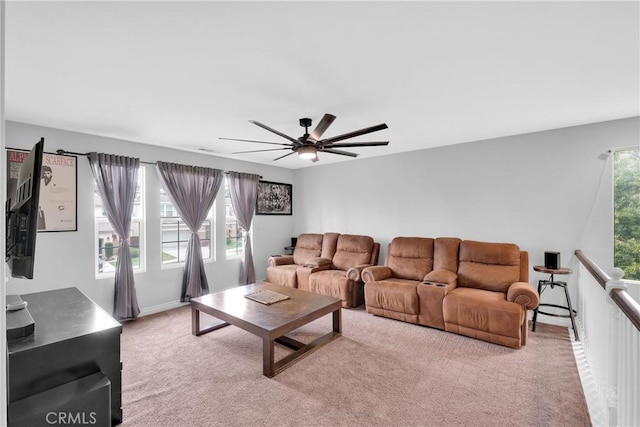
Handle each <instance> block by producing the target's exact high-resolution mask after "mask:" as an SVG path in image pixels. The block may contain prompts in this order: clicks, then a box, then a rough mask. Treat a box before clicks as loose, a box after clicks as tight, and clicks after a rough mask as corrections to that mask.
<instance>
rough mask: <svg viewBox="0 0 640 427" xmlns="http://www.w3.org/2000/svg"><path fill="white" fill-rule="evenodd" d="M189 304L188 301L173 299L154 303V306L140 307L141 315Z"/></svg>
mask: <svg viewBox="0 0 640 427" xmlns="http://www.w3.org/2000/svg"><path fill="white" fill-rule="evenodd" d="M185 305H189V303H188V302H181V301H171V302H167V303H164V304H159V305H154V306H153V307H147V308H143V309H140V314H139V317H143V316H148V315H150V314H155V313H160V312H162V311H167V310H171V309H173V308H178V307H182V306H185Z"/></svg>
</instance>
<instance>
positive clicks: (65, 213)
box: [7, 149, 78, 232]
mask: <svg viewBox="0 0 640 427" xmlns="http://www.w3.org/2000/svg"><path fill="white" fill-rule="evenodd" d="M28 154H29V152H28V151H25V150H13V149H7V194H11V193H13V192H15V191H16V185H17V181H18V173H19V172H20V165H22V163H23V162H24V161H25V160H26V158H27V155H28ZM77 160H78V158H77V157H76V156H67V155H59V154H52V153H44V155H43V158H42V178H41V181H40V198H39V200H40V212H39V214H38V232H40V231H77V230H78V225H77V207H76V204H77V197H78V192H77V180H78V167H77Z"/></svg>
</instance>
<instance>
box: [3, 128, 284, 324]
mask: <svg viewBox="0 0 640 427" xmlns="http://www.w3.org/2000/svg"><path fill="white" fill-rule="evenodd" d="M40 137H44V138H45V151H47V152H55V151H56V150H58V149H64V150H68V151H74V152H80V153H85V152H88V151H97V152H105V153H111V154H120V155H126V156H134V157H139V158H140V159H141V160H142V161H146V162H155V161H157V160H163V161H170V162H176V163H183V164H190V165H191V164H192V165H197V166H207V167H212V168H217V169H223V170H235V171H239V172H248V173H257V174H260V175H262V177H263V179H264V180H267V181H276V182H286V183H292V182H293V171H291V170H288V169H282V168H278V167H273V166H265V165H259V164H257V163H250V162H241V161H236V160H232V159H227V158H221V157H213V156H210V155H206V154H198V153H191V152H186V151H178V150H171V149H165V148H158V147H152V146H150V145H145V144H136V143H131V142H127V141H121V140H116V139H110V138H103V137H99V136H94V135H86V134H80V133H73V132H67V131H62V130H56V129H50V128H44V127H38V126H32V125H26V124H21V123H15V122H7V123H6V140H5V145H6V146H7V147H9V148H26V149H28V148H31V146H32V145H33V144H35V143H36V142H37V141H38V140H39V139H40ZM144 166H146V176H145V179H146V186H147V192H146V200H145V205H146V206H145V209H146V218H147V222H146V225H147V231H146V247H147V262H146V271H145V272H143V273H137V274H135V283H136V289H137V296H138V302H139V304H140V308H141V310H142V312H143V314H145V313H150V312H154V311H158V310H162V309H165V308H170V307H173V306H175V305H177V304H178V301H179V299H180V286H181V281H182V273H183V268H182V267H180V268H175V267H173V268H171V267H169V268H166V267H165V268H162V267H161V258H160V214H159V203H160V202H159V188H160V187H159V185H160V183H159V180H158V176H157V173H156V171H155V167H154V166H152V165H144ZM2 170H3V171H4V167H3V168H2ZM93 212H94V209H93V176H92V174H91V170H90V168H89V162H88V161H87V160H86V159H85V158H84V157H79V158H78V231H77V232H46V233H38V239H37V245H36V263H35V265H36V267H35V272H34V279H33V280H26V279H13V278H11V279H9V281H8V284H7V290H6V291H7V294H26V293H32V292H38V291H44V290H50V289H57V288H62V287H68V286H76V287H77V288H79V289H80V290H81V291H82V292H84V293H85V294H86V295H88V296H89V297H90V298H92V299H93V300H94V301H96V302H97V303H98V304H100V305H101V306H102V307H103V308H105V309H106V310H107V311H108V312H111V311H112V308H113V301H112V300H113V279H112V278H109V279H96V277H95V269H94V250H93V248H94V247H95V242H94V217H93ZM216 218H217V219H218V221H217V224H216V250H217V254H218V256H217V260H216V261H215V262H207V263H205V269H206V273H207V278H208V281H209V287H210V288H211V289H212V290H220V289H227V288H229V287H231V286H235V285H237V284H238V282H239V277H240V264H241V261H240V260H239V259H231V260H225V257H224V253H225V252H224V250H225V240H224V193H223V191H222V190H221V191H220V192H219V194H218V199H217V206H216ZM292 231H293V219H292V217H291V216H277V217H276V216H256V217H254V222H253V251H254V260H255V266H256V275H257V277H259V278H262V277H264V271H265V269H266V262H267V258H268V256H269V255H271V254H273V253H281V252H282V251H283V247H284V246H286V245H288V244H290V237H291V236H292V234H291V233H292Z"/></svg>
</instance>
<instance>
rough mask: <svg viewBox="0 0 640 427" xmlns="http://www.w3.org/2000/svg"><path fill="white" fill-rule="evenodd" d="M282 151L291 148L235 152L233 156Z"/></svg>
mask: <svg viewBox="0 0 640 427" xmlns="http://www.w3.org/2000/svg"><path fill="white" fill-rule="evenodd" d="M280 150H290V148H268V149H266V150H251V151H234V152H233V153H231V154H242V153H262V152H264V151H280Z"/></svg>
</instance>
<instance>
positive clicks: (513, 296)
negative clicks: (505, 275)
mask: <svg viewBox="0 0 640 427" xmlns="http://www.w3.org/2000/svg"><path fill="white" fill-rule="evenodd" d="M507 301H510V302H515V303H517V304H520V305H521V306H523V307H524V309H525V310H535V309H536V308H537V307H538V304H540V295H538V291H537V290H536V289H535V288H534V287H533V286H531V285H530V284H529V283H527V282H516V283H514V284H512V285H511V286H509V289H508V290H507Z"/></svg>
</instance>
